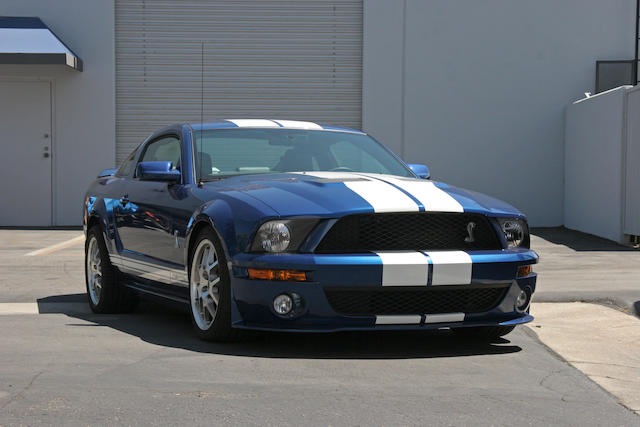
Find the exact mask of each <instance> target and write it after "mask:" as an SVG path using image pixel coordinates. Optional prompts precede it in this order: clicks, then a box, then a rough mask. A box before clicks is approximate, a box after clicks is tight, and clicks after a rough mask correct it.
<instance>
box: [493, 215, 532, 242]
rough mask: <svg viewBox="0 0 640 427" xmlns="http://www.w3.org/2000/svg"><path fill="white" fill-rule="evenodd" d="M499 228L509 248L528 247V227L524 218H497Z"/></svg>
mask: <svg viewBox="0 0 640 427" xmlns="http://www.w3.org/2000/svg"><path fill="white" fill-rule="evenodd" d="M498 222H499V223H500V228H501V229H502V233H504V238H505V240H506V241H507V247H509V248H528V247H529V227H528V226H527V222H526V221H525V220H522V219H519V218H499V219H498Z"/></svg>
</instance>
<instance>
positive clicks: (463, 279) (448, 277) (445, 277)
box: [425, 251, 472, 285]
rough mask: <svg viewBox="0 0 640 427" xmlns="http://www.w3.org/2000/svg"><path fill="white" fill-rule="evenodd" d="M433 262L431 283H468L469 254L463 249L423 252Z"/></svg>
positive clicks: (469, 278) (470, 266) (469, 270)
mask: <svg viewBox="0 0 640 427" xmlns="http://www.w3.org/2000/svg"><path fill="white" fill-rule="evenodd" d="M425 254H426V255H428V256H429V258H430V259H431V263H432V264H433V276H432V278H431V285H468V284H470V283H471V268H472V262H471V256H470V255H469V254H468V253H466V252H464V251H429V252H425Z"/></svg>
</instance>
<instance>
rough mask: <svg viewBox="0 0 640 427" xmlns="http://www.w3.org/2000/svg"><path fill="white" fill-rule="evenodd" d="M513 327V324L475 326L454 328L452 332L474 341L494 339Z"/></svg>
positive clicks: (505, 333) (507, 332)
mask: <svg viewBox="0 0 640 427" xmlns="http://www.w3.org/2000/svg"><path fill="white" fill-rule="evenodd" d="M514 329H515V326H477V327H470V328H455V329H453V333H455V334H456V335H458V336H461V337H464V338H467V339H472V340H476V341H495V340H497V339H498V338H500V337H503V336H505V335H507V334H509V333H511V331H513V330H514Z"/></svg>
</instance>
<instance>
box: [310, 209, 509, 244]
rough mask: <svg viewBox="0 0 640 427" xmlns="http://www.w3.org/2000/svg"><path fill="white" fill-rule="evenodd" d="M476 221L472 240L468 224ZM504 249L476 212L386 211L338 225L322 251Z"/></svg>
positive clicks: (357, 216)
mask: <svg viewBox="0 0 640 427" xmlns="http://www.w3.org/2000/svg"><path fill="white" fill-rule="evenodd" d="M470 223H474V224H475V227H473V231H472V232H471V234H472V237H473V239H469V237H470V233H469V229H468V227H470V226H469V224H470ZM440 249H452V250H495V249H502V246H501V244H500V241H499V240H498V237H497V236H496V233H495V231H494V229H493V227H492V225H491V224H490V223H489V220H488V219H487V217H486V216H484V215H480V214H473V213H428V212H416V213H386V214H364V215H350V216H346V217H343V218H341V219H340V220H338V222H336V223H335V224H334V226H333V227H332V228H331V229H330V230H329V232H328V233H327V234H326V235H325V236H324V238H323V239H322V241H321V242H320V244H319V245H318V246H317V247H316V250H315V251H316V252H318V253H354V252H356V253H357V252H370V251H394V250H415V251H420V250H440Z"/></svg>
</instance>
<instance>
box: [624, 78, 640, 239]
mask: <svg viewBox="0 0 640 427" xmlns="http://www.w3.org/2000/svg"><path fill="white" fill-rule="evenodd" d="M626 113H627V114H626V124H627V134H626V147H625V148H626V153H625V154H624V155H623V161H624V162H625V169H624V170H625V177H624V180H625V182H624V224H623V231H624V233H625V234H631V235H633V236H640V87H636V88H634V89H632V90H630V91H629V92H627V112H626Z"/></svg>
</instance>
